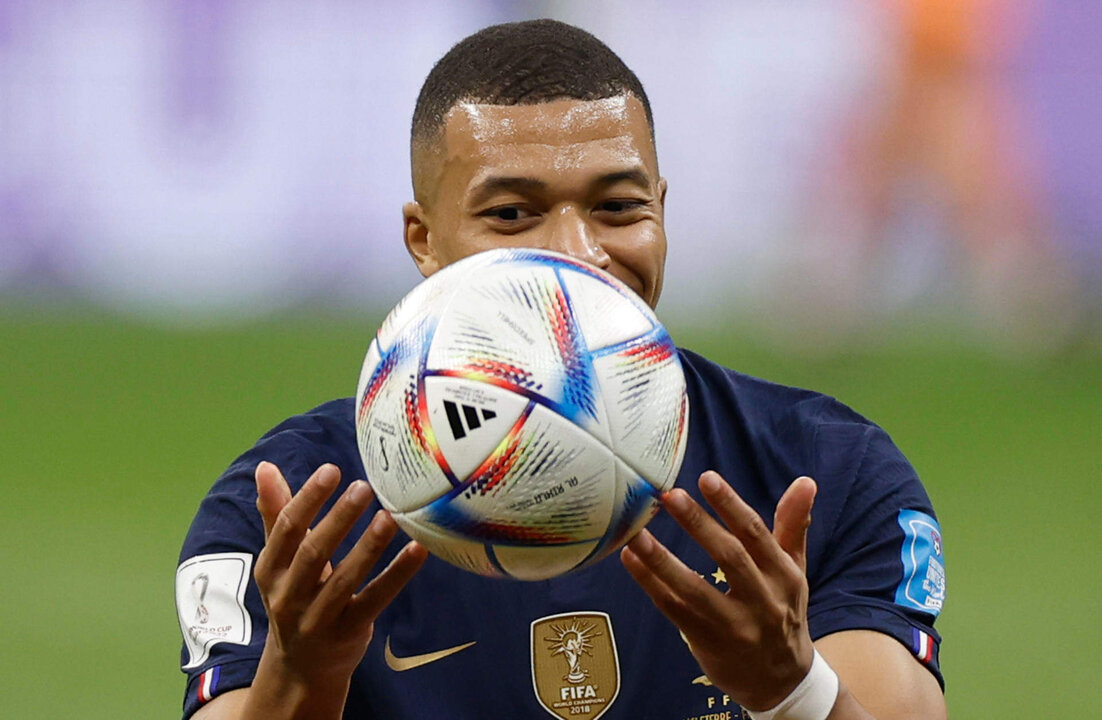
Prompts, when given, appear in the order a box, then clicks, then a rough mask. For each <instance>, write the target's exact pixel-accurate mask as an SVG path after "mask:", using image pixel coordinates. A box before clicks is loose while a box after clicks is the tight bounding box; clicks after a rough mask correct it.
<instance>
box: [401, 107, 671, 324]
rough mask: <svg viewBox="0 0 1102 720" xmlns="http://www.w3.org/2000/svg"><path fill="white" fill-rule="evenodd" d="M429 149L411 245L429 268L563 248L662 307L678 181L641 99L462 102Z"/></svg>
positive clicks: (408, 228)
mask: <svg viewBox="0 0 1102 720" xmlns="http://www.w3.org/2000/svg"><path fill="white" fill-rule="evenodd" d="M435 150H436V152H435V153H422V157H423V159H422V161H421V162H423V163H424V165H423V167H422V172H421V173H420V176H421V177H422V178H423V179H422V180H421V183H422V185H423V187H420V188H418V197H420V198H421V202H420V203H408V204H407V205H406V206H405V208H404V209H403V212H404V215H405V234H406V246H407V247H408V248H409V251H410V254H411V255H412V256H413V259H414V261H416V263H417V266H418V268H419V269H420V270H421V273H422V274H423V275H425V276H426V277H427V276H429V275H431V274H432V273H434V272H436V271H437V270H439V269H440V268H441V267H444V266H445V265H448V264H449V263H452V262H455V261H456V260H459V259H461V258H464V257H467V256H468V255H473V254H475V253H478V252H481V251H483V250H489V249H492V248H500V247H530V248H540V249H545V250H555V251H558V252H561V253H565V254H567V255H570V256H573V257H574V258H577V259H578V260H582V261H584V262H588V263H590V264H592V265H596V266H597V267H600V268H602V269H604V270H607V271H608V272H610V273H611V274H613V275H615V276H616V277H617V278H619V279H620V280H622V281H623V282H625V283H626V284H627V285H628V287H630V288H632V289H633V290H634V291H635V292H637V293H638V294H639V295H640V296H641V297H642V298H643V299H644V300H645V301H646V302H647V303H648V304H649V305H651V306H652V307H653V306H654V305H655V304H657V302H658V296H659V294H660V293H661V291H662V270H663V266H664V264H665V259H666V234H665V230H664V229H663V225H662V213H663V203H664V201H665V195H666V181H665V180H663V179H662V178H660V177H659V176H658V161H657V158H656V156H655V152H654V143H653V142H652V141H651V136H650V130H649V128H648V126H647V118H646V112H645V111H644V109H643V105H642V103H640V102H639V101H638V100H637V99H636V98H634V97H632V96H630V95H625V96H620V97H614V98H608V99H605V100H593V101H580V100H557V101H553V102H547V103H541V104H538V105H514V106H506V105H479V104H459V105H456V106H455V107H453V108H452V109H451V111H450V112H449V113H448V115H447V117H446V119H445V125H444V131H443V140H442V142H441V143H440V146H439V147H438V148H436V149H435Z"/></svg>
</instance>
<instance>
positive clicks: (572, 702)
mask: <svg viewBox="0 0 1102 720" xmlns="http://www.w3.org/2000/svg"><path fill="white" fill-rule="evenodd" d="M531 644H532V685H533V687H534V689H535V691H536V697H537V698H538V699H539V701H540V705H542V706H543V707H544V709H545V710H547V712H549V713H551V714H552V715H554V716H555V717H559V718H564V720H565V719H566V718H582V719H583V720H590V719H591V718H599V717H601V716H602V715H604V714H605V711H607V710H608V709H609V708H610V707H611V706H612V703H613V702H614V701H615V700H616V696H617V695H618V694H619V692H620V661H619V657H618V656H617V654H616V638H615V637H614V636H613V634H612V623H611V622H610V621H609V618H608V615H606V614H605V613H602V612H577V613H566V614H563V615H551V616H548V617H545V618H540V619H539V620H536V621H534V622H533V623H532V637H531Z"/></svg>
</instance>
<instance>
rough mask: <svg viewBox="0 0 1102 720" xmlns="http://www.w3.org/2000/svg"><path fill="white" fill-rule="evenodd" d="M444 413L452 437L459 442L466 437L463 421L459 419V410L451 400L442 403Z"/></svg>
mask: <svg viewBox="0 0 1102 720" xmlns="http://www.w3.org/2000/svg"><path fill="white" fill-rule="evenodd" d="M444 412H446V413H447V414H448V424H449V425H451V426H452V437H454V438H455V439H456V440H460V439H462V438H464V437H466V436H467V430H466V429H465V428H464V427H463V421H462V420H460V419H459V408H457V407H456V406H455V403H453V402H452V401H451V400H445V401H444Z"/></svg>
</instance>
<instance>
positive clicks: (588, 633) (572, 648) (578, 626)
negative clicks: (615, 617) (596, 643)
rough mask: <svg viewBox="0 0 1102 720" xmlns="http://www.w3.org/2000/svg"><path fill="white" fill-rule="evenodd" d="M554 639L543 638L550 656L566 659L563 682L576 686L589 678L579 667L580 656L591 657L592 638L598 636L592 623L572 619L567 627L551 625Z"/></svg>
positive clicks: (587, 672) (586, 671)
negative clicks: (559, 656)
mask: <svg viewBox="0 0 1102 720" xmlns="http://www.w3.org/2000/svg"><path fill="white" fill-rule="evenodd" d="M551 630H552V631H554V633H555V637H549V638H544V640H545V641H546V642H548V643H550V645H551V647H550V648H548V649H549V650H551V654H552V655H563V656H564V657H565V658H566V664H567V673H566V675H564V676H563V680H566V681H567V682H569V683H573V684H575V685H577V684H578V683H581V682H584V681H585V679H586V678H588V677H589V671H588V670H585V669H583V668H582V667H581V665H580V663H581V659H582V655H592V654H593V653H592V650H593V642H592V638H594V637H597V636H598V635H600V633H599V632H595V631H594V626H593V624H592V623H587V622H579V621H578V620H577V618H574V619H572V621H571V623H570V624H569V625H565V626H558V625H552V626H551Z"/></svg>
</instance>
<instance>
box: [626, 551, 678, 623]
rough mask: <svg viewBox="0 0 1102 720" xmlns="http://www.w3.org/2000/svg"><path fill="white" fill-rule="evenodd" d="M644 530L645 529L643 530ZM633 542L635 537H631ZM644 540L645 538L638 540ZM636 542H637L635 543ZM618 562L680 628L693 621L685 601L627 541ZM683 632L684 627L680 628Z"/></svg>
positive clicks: (657, 606)
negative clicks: (648, 565)
mask: <svg viewBox="0 0 1102 720" xmlns="http://www.w3.org/2000/svg"><path fill="white" fill-rule="evenodd" d="M644 532H646V531H644ZM632 542H635V539H634V538H633V539H632ZM640 542H646V540H643V541H640ZM637 544H638V543H637ZM620 562H622V563H623V565H624V568H625V569H626V570H627V571H628V574H629V575H631V577H632V579H634V580H635V582H636V584H638V585H639V587H641V588H642V589H643V592H645V593H646V594H647V596H648V597H649V598H650V599H651V602H653V603H654V606H655V607H656V608H658V610H659V611H660V612H661V613H662V614H663V615H665V616H666V617H667V618H669V620H670V622H672V623H673V624H674V625H677V626H678V627H679V628H682V625H685V624H691V623H693V620H694V618H693V617H692V616H693V613H692V611H691V608H689V607H688V606H686V605H685V603H684V602H683V601H682V600H681V598H679V597H678V596H677V595H676V594H675V593H674V592H673V590H670V588H669V586H667V585H666V584H665V583H664V582H662V581H661V580H660V579H659V578H658V576H657V575H655V574H654V573H653V572H651V570H650V568H649V567H647V565H646V563H644V562H643V559H642V558H641V557H640V556H639V554H638V553H637V552H636V551H635V550H634V549H632V547H631V544H630V543H629V544H628V545H626V546H625V547H624V549H623V550H621V551H620ZM682 631H683V632H684V628H682Z"/></svg>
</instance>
